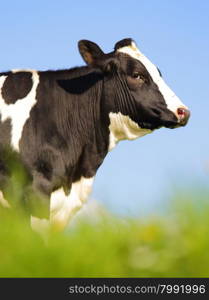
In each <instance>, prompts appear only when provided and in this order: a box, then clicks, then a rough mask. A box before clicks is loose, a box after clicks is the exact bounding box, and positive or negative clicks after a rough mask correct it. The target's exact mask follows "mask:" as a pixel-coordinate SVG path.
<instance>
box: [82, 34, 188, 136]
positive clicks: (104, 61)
mask: <svg viewBox="0 0 209 300" xmlns="http://www.w3.org/2000/svg"><path fill="white" fill-rule="evenodd" d="M79 50H80V53H81V55H82V57H83V59H84V60H85V62H86V63H87V64H88V65H89V66H92V67H95V68H99V69H100V70H102V72H103V74H104V80H105V84H106V86H107V88H106V99H108V101H109V103H108V107H109V111H110V112H112V113H113V114H120V115H121V116H123V117H128V118H130V119H131V121H133V123H134V126H135V125H138V126H139V128H140V129H147V130H150V131H152V130H154V129H157V128H160V127H168V128H176V127H179V126H184V125H186V123H187V121H188V119H189V116H190V112H189V110H188V108H187V107H186V106H185V105H184V104H183V103H182V102H181V101H180V99H179V98H178V97H177V96H176V95H175V94H174V92H173V91H172V90H171V89H170V88H169V87H168V86H167V85H166V83H165V82H164V80H163V78H162V75H161V73H160V71H159V69H158V68H157V67H156V66H155V65H153V64H152V63H151V62H150V61H149V59H148V58H147V57H146V56H144V55H143V54H142V53H141V52H140V51H139V49H138V48H137V46H136V44H135V42H134V41H133V40H132V39H124V40H121V41H119V42H118V43H116V45H115V48H114V51H113V52H111V53H108V54H104V52H103V51H102V50H101V49H100V48H99V47H98V46H97V45H96V44H95V43H92V42H90V41H86V40H82V41H80V42H79ZM124 120H125V119H124ZM129 124H131V123H130V122H129ZM132 125H133V124H132ZM132 125H130V126H132ZM132 127H133V126H132ZM136 129H137V128H135V130H136Z"/></svg>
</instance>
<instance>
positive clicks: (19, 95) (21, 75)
mask: <svg viewBox="0 0 209 300" xmlns="http://www.w3.org/2000/svg"><path fill="white" fill-rule="evenodd" d="M1 75H2V74H1ZM32 85H33V82H32V73H31V72H17V73H9V75H8V77H7V78H6V80H5V82H4V85H3V87H2V97H3V99H4V101H5V102H6V103H7V104H14V103H15V102H16V101H17V100H19V99H23V98H25V97H26V96H27V94H28V93H29V92H30V90H31V88H32Z"/></svg>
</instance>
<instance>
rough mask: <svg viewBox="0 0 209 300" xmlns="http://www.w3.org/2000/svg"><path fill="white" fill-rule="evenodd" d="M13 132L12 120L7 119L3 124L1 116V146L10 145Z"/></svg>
mask: <svg viewBox="0 0 209 300" xmlns="http://www.w3.org/2000/svg"><path fill="white" fill-rule="evenodd" d="M11 130H12V125H11V119H7V120H5V121H4V122H2V121H1V116H0V146H1V145H4V146H5V145H10V142H11Z"/></svg>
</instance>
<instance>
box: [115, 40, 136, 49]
mask: <svg viewBox="0 0 209 300" xmlns="http://www.w3.org/2000/svg"><path fill="white" fill-rule="evenodd" d="M132 42H133V40H132V39H130V38H127V39H123V40H121V41H119V42H117V43H116V44H115V48H114V50H115V51H117V50H118V49H120V48H123V47H126V46H131V43H132Z"/></svg>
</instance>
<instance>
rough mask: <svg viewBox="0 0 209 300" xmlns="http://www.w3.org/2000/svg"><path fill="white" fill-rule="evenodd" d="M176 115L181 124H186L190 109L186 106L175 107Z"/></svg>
mask: <svg viewBox="0 0 209 300" xmlns="http://www.w3.org/2000/svg"><path fill="white" fill-rule="evenodd" d="M177 115H178V117H179V123H180V124H181V125H186V123H187V122H188V120H189V117H190V111H189V110H188V109H187V108H184V107H179V108H178V109H177Z"/></svg>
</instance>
